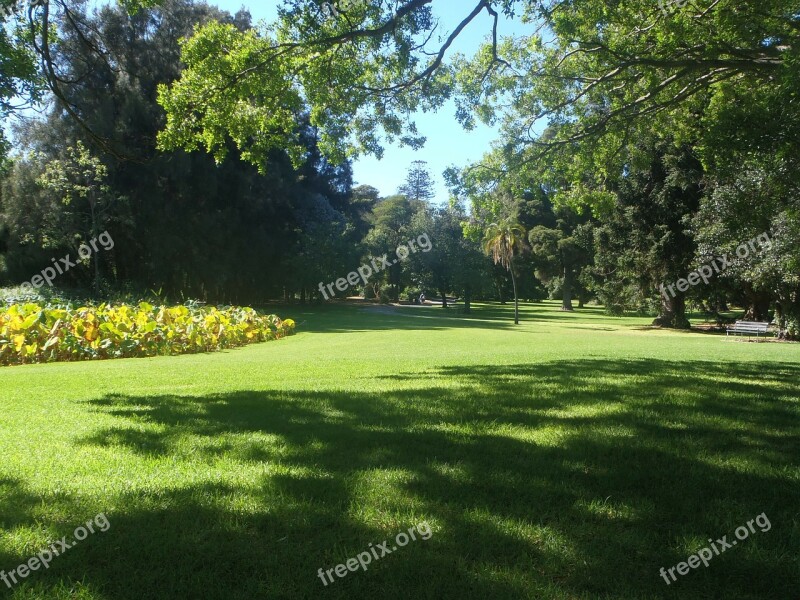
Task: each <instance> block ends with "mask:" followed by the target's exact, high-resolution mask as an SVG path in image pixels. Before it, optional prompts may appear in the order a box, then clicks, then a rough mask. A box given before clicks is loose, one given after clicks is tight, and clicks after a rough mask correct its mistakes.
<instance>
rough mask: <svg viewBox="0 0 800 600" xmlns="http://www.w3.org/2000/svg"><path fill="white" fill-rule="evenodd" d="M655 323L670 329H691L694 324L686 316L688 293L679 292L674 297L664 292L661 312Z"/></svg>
mask: <svg viewBox="0 0 800 600" xmlns="http://www.w3.org/2000/svg"><path fill="white" fill-rule="evenodd" d="M653 325H655V326H657V327H668V328H670V329H691V327H692V324H691V323H690V322H689V319H687V318H686V295H685V294H682V293H680V292H679V293H678V294H677V295H676V296H674V297H673V296H670V295H668V294H667V292H664V294H662V296H661V314H660V315H659V316H658V318H657V319H656V320H655V321H653Z"/></svg>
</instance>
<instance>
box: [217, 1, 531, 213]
mask: <svg viewBox="0 0 800 600" xmlns="http://www.w3.org/2000/svg"><path fill="white" fill-rule="evenodd" d="M209 3H210V4H216V5H217V6H219V7H220V8H222V9H224V10H227V11H229V12H232V13H234V12H236V11H237V10H239V9H240V8H242V6H244V7H245V8H247V9H248V10H249V11H250V14H252V15H253V19H254V20H260V19H265V20H268V21H271V20H273V19H274V18H275V15H276V14H277V11H276V9H277V6H278V5H279V2H276V1H275V0H272V1H266V2H265V1H263V0H262V1H260V2H259V1H253V2H249V3H248V2H242V0H209ZM469 8H471V6H470V5H467V4H465V2H464V0H437V2H435V3H434V4H433V9H434V12H435V13H436V16H437V17H439V19H440V20H441V23H442V25H443V26H445V27H449V26H451V25H452V24H454V23H456V24H457V23H459V22H460V21H461V20H462V19H463V18H464V17H465V16H466V14H467V11H468V10H469ZM520 28H521V25H520V24H519V22H517V23H515V24H514V25H513V26H512V24H511V23H510V22H504V23H501V26H500V28H499V31H500V35H501V36H502V35H509V34H511V33H521V29H520ZM490 31H491V19H490V18H489V16H488V15H487V14H486V13H484V14H482V15H481V17H480V19H477V20H476V21H474V22H473V23H471V24H470V26H469V28H468V29H466V30H465V31H464V32H463V33H462V35H461V36H459V38H458V40H457V41H456V43H454V44H453V47H452V48H451V52H462V53H464V54H467V55H470V54H472V52H473V50H474V49H475V48H477V47H478V45H479V44H480V43H481V41H482V40H483V39H484V37H485V36H486V35H488V33H489V32H490ZM416 122H417V125H418V127H419V131H420V133H421V134H422V135H424V136H425V137H427V139H428V141H427V143H426V144H425V147H424V148H423V149H422V150H418V151H415V150H412V149H410V148H402V147H399V146H396V145H386V146H385V153H384V156H383V159H382V160H377V159H376V158H374V157H369V156H368V157H362V158H360V159H359V160H358V161H357V162H356V163H355V164H354V179H355V181H356V182H357V183H358V184H368V185H371V186H374V187H376V188H378V189H379V190H380V191H381V193H382V194H383V195H389V194H394V193H395V192H396V191H397V188H398V187H399V186H400V185H401V184H402V183H403V181H404V179H405V175H406V171H407V169H408V167H409V165H410V164H411V163H412V162H413V161H415V160H424V161H427V163H428V167H429V168H430V171H431V173H432V174H433V176H434V179H435V180H436V184H437V186H436V190H437V195H436V201H437V202H444V201H446V200H447V199H448V192H447V188H446V187H445V185H444V179H443V177H442V172H443V171H444V170H445V169H446V168H447V167H449V166H452V165H456V166H465V165H467V164H469V163H471V162H474V161H476V160H478V159H479V158H480V157H481V156H483V154H484V153H486V152H487V151H489V150H490V148H491V143H492V142H493V141H494V140H495V139H496V138H497V131H496V130H495V129H494V128H490V127H486V126H480V125H479V126H478V127H477V128H476V129H473V130H472V131H465V130H464V129H463V128H462V127H461V126H460V125H459V124H458V122H457V121H456V119H455V109H454V107H453V106H452V105H449V106H445V107H443V108H442V109H441V110H440V111H439V112H438V113H429V114H424V113H420V114H418V115H416Z"/></svg>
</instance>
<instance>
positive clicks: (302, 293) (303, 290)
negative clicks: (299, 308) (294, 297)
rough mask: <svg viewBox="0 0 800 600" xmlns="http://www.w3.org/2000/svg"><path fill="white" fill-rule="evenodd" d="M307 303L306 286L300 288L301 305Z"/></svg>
mask: <svg viewBox="0 0 800 600" xmlns="http://www.w3.org/2000/svg"><path fill="white" fill-rule="evenodd" d="M305 303H306V286H302V287H301V288H300V304H305Z"/></svg>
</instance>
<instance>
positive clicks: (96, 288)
mask: <svg viewBox="0 0 800 600" xmlns="http://www.w3.org/2000/svg"><path fill="white" fill-rule="evenodd" d="M89 210H90V211H91V218H92V236H93V238H92V239H93V240H96V239H97V236H98V231H97V214H96V212H95V206H94V200H90V201H89ZM92 262H93V263H94V293H95V295H99V294H100V253H99V252H97V251H95V252H94V254H93V255H92Z"/></svg>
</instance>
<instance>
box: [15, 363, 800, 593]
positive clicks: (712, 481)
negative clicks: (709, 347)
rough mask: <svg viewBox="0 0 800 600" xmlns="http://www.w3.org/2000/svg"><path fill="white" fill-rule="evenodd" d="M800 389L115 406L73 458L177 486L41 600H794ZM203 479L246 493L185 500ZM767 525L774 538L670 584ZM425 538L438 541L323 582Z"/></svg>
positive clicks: (137, 502)
mask: <svg viewBox="0 0 800 600" xmlns="http://www.w3.org/2000/svg"><path fill="white" fill-rule="evenodd" d="M797 375H798V368H797V366H796V365H793V364H770V365H751V364H747V365H738V364H730V363H714V362H708V363H696V362H693V363H689V362H685V363H683V362H681V363H676V362H665V361H657V360H637V361H626V362H612V361H598V360H574V361H570V362H560V363H547V364H541V365H511V366H484V367H443V368H441V369H437V370H436V371H434V372H432V373H431V376H432V379H431V381H434V380H435V377H434V376H443V377H446V378H448V380H450V381H456V382H458V386H456V387H448V388H441V387H436V386H435V385H433V384H431V385H428V386H422V385H420V382H421V381H426V378H424V377H420V375H419V374H409V375H398V376H394V377H393V379H395V380H397V384H398V385H399V386H401V388H402V386H407V387H406V389H396V390H393V391H390V392H386V393H383V394H380V395H378V394H372V393H362V394H352V393H347V392H330V391H327V392H322V391H320V392H312V391H303V390H294V391H283V392H277V391H276V392H256V391H253V392H238V393H231V394H222V395H213V396H201V397H196V396H195V397H190V396H178V395H175V396H158V397H130V396H126V395H112V396H106V397H103V398H98V399H96V400H94V401H91V402H90V403H88V405H87V410H89V411H97V412H101V413H104V414H106V415H112V416H114V417H115V418H116V419H117V420H118V423H117V424H115V425H114V426H112V427H108V428H106V429H101V430H99V431H97V432H96V433H95V434H93V435H91V436H89V437H87V438H85V439H83V440H81V441H80V442H79V443H81V444H83V445H85V446H87V447H94V446H97V447H101V448H113V449H117V450H119V451H120V452H127V453H130V455H131V457H132V458H131V460H132V461H143V462H148V463H150V462H152V461H156V462H161V463H169V462H170V461H172V462H173V463H174V464H175V467H174V468H175V472H176V480H175V481H174V482H172V481H162V482H159V485H158V486H156V487H153V486H152V485H150V486H147V487H145V488H142V489H135V490H131V491H127V492H120V493H119V494H118V497H117V499H116V500H115V509H114V511H113V512H112V514H109V517H110V518H111V520H112V523H113V529H112V530H111V532H109V533H107V534H104V535H103V536H100V537H98V538H97V539H91V541H87V542H84V544H85V545H90V547H91V548H92V550H91V552H92V554H91V555H89V554H82V553H81V552H79V550H80V549H78V548H76V549H75V550H74V552H75V555H74V557H73V556H71V555H70V556H66V557H64V562H63V563H61V564H60V566H59V567H58V569H53V570H51V571H48V572H45V573H43V574H41V575H40V579H39V583H38V584H37V585H38V586H40V587H39V588H37V589H38V590H40V591H42V592H43V593H44V592H48V593H52V592H53V591H54V590H56V589H58V586H59V585H61V584H63V580H64V578H65V577H67V574H69V576H72V577H79V578H80V579H82V580H83V581H84V582H85V584H86V585H87V586H88V587H89V588H90V589H92V590H98V596H97V597H102V598H141V597H148V598H174V597H203V598H254V597H266V598H320V597H332V598H372V597H376V596H380V595H388V596H396V597H423V598H526V597H530V598H553V599H555V598H586V599H595V598H609V599H610V598H615V599H618V598H626V599H627V598H630V599H633V598H725V599H731V598H734V599H739V598H741V599H745V598H747V599H750V598H752V599H755V598H765V597H769V598H793V597H795V596H794V595H793V594H795V592H796V589H797V586H798V583H800V575H798V573H800V571H798V568H797V567H798V562H797V552H796V550H797V548H798V547H800V532H798V530H797V526H796V512H797V509H796V507H797V506H798V503H799V502H800V489H799V488H798V476H797V470H796V469H797V467H796V465H797V458H798V456H799V455H800V420H799V419H798V413H799V412H800V411H799V410H798V399H797V385H796V381H797ZM89 418H90V417H89ZM187 445H188V446H189V447H191V452H190V453H187V451H186V447H187ZM210 460H211V461H223V462H222V463H221V464H223V465H225V467H224V468H225V469H233V471H234V472H230V471H225V472H221V473H220V476H219V481H216V482H214V481H199V482H198V481H195V480H193V479H192V478H191V477H186V475H185V473H186V471H187V470H188V471H191V470H192V465H194V464H203V465H205V464H207V463H208V461H210ZM239 476H241V480H240V482H239V483H236V480H237V477H239ZM15 486H19V483H18V482H17V483H16V484H15ZM16 493H17V496H16V498H17V500H16V501H15V505H17V506H19V505H25V504H26V503H28V502H30V503H33V502H34V500H33V498H32V497H30V495H26V493H25V492H24V490H17V492H16ZM26 498H27V500H26ZM37 502H38V500H37ZM761 513H766V514H767V515H768V517H769V519H770V521H771V524H772V529H771V530H770V531H768V532H761V531H758V530H757V533H755V534H752V535H751V538H750V539H748V540H747V541H743V542H740V544H741V545H740V546H739V547H737V548H733V549H731V550H728V551H727V552H726V553H725V554H723V555H721V556H718V557H715V558H714V559H713V562H712V563H711V565H710V566H709V567H708V568H701V569H699V570H696V571H692V572H691V573H690V574H689V575H687V576H685V577H681V578H680V579H679V580H678V581H677V582H675V583H673V584H671V585H670V586H667V585H666V584H665V583H664V580H663V579H661V577H660V576H659V569H660V568H661V567H666V568H669V567H671V566H673V565H675V564H676V563H678V562H680V561H684V560H686V559H687V557H688V556H689V554H691V553H693V552H695V551H696V550H698V549H699V548H701V547H702V546H704V545H706V544H707V541H706V540H707V539H708V538H709V537H713V538H714V539H717V538H719V537H721V536H722V535H728V539H729V540H730V539H732V538H733V530H734V529H735V528H736V527H738V526H740V525H744V524H745V523H746V522H747V521H748V520H750V519H753V518H755V517H756V515H759V514H761ZM423 519H425V520H427V521H429V522H430V524H431V525H432V526H433V529H434V534H433V537H432V538H431V539H430V540H428V541H421V540H420V541H417V542H412V543H410V544H409V546H408V547H406V548H403V549H398V550H397V551H396V552H393V553H392V554H391V555H390V556H386V557H384V558H382V559H381V560H380V561H376V562H375V563H374V564H372V565H370V568H369V570H368V571H367V572H366V573H364V572H357V573H350V574H348V575H347V577H345V578H344V579H337V580H336V582H335V583H333V584H329V585H328V586H327V587H325V586H323V584H322V582H321V580H320V579H319V578H318V577H317V570H318V569H319V568H323V569H329V568H332V567H334V566H335V565H336V564H339V563H343V562H344V561H345V560H346V559H347V558H350V557H354V556H356V555H357V554H358V553H360V552H363V551H365V550H367V549H368V545H369V544H370V543H374V544H377V543H380V542H382V541H383V540H387V539H391V537H393V536H394V535H396V534H397V533H399V532H401V531H404V530H407V529H408V528H409V527H411V526H412V525H414V524H416V523H418V522H419V521H421V520H423ZM390 546H391V544H390ZM86 552H87V553H88V552H89V550H86ZM92 557H95V560H91V559H92ZM25 558H26V557H8V556H3V559H4V562H3V564H4V565H5V564H9V566H12V565H15V564H19V563H20V562H22V560H24V559H25ZM17 559H19V560H17ZM99 594H102V596H101V595H99Z"/></svg>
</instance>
